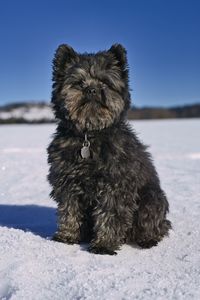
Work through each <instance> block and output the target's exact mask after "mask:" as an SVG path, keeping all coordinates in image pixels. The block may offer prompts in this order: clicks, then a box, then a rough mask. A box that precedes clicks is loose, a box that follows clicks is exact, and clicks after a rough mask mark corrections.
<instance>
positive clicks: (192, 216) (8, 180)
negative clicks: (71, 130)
mask: <svg viewBox="0 0 200 300" xmlns="http://www.w3.org/2000/svg"><path fill="white" fill-rule="evenodd" d="M132 124H133V126H134V127H135V129H136V131H137V132H138V133H139V137H140V138H141V139H142V140H143V141H145V143H146V144H149V145H151V147H150V151H151V153H152V154H153V157H154V161H155V164H156V167H157V170H158V172H159V175H160V178H161V182H162V187H163V188H164V190H165V191H166V193H167V195H168V199H169V202H170V214H169V218H170V220H171V221H172V222H173V231H171V232H170V236H169V238H165V239H164V241H163V242H161V243H160V244H159V246H158V247H155V248H152V249H149V250H141V249H139V248H138V247H137V246H133V247H132V246H128V245H124V246H123V247H122V249H121V250H120V251H118V255H117V256H114V257H113V256H108V255H105V256H100V255H95V254H90V253H88V252H87V245H65V244H60V243H56V242H53V241H51V240H50V237H51V235H52V234H53V232H54V231H55V228H56V214H55V208H56V205H55V203H54V202H53V201H52V200H51V199H49V195H48V194H49V191H50V187H49V185H48V183H47V180H46V175H47V171H48V166H47V162H46V147H47V145H48V143H49V141H50V140H51V135H52V133H53V131H54V127H55V125H54V124H52V125H2V126H0V137H1V139H0V182H1V184H0V299H2V300H3V299H4V300H6V299H12V300H23V299H26V300H31V299H33V300H35V299H37V300H40V299H41V300H47V299H55V300H57V299H58V300H61V299H67V300H72V299H73V300H74V299H96V300H98V299H101V300H104V299H109V300H110V299H116V300H120V299H121V300H122V299H144V300H146V299H153V300H154V299H165V300H166V299H181V300H182V299H187V300H188V299H200V234H199V216H200V200H199V199H200V138H199V132H200V120H199V119H193V120H163V121H156V120H155V121H135V122H132Z"/></svg>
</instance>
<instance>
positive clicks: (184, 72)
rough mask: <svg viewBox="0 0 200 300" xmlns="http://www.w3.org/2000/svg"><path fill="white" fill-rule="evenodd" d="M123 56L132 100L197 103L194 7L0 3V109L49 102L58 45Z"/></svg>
mask: <svg viewBox="0 0 200 300" xmlns="http://www.w3.org/2000/svg"><path fill="white" fill-rule="evenodd" d="M116 42H118V43H122V44H123V45H124V46H125V47H126V48H127V51H128V59H129V67H130V86H131V88H132V102H133V104H135V105H137V106H157V105H159V106H171V105H182V104H189V103H195V102H200V1H198V0H137V1H136V0H129V1H127V0H123V1H118V0H115V1H114V0H110V1H109V0H99V1H95V0H93V1H92V0H83V1H81V0H71V1H68V0H34V1H33V0H7V1H5V0H2V1H0V104H5V103H9V102H17V101H24V100H49V99H50V95H51V62H52V58H53V54H54V51H55V49H56V48H57V46H58V45H59V44H61V43H68V44H70V45H71V46H72V47H73V48H74V49H75V50H77V51H78V52H85V51H87V52H95V51H98V50H104V49H108V48H110V46H111V45H112V44H113V43H116Z"/></svg>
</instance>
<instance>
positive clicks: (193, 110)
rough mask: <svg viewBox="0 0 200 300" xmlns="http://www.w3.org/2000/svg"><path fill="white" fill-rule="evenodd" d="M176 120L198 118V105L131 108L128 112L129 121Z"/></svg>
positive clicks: (199, 106)
mask: <svg viewBox="0 0 200 300" xmlns="http://www.w3.org/2000/svg"><path fill="white" fill-rule="evenodd" d="M177 118H178V119H179V118H200V104H193V105H185V106H176V107H170V108H161V107H160V108H159V107H143V108H137V107H132V108H131V109H130V110H129V111H128V119H130V120H133V119H134V120H139V119H177Z"/></svg>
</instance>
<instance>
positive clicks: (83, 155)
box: [81, 134, 90, 159]
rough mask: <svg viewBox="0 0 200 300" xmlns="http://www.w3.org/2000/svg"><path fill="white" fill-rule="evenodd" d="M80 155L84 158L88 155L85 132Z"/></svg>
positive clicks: (88, 144)
mask: <svg viewBox="0 0 200 300" xmlns="http://www.w3.org/2000/svg"><path fill="white" fill-rule="evenodd" d="M81 157H82V158H86V159H87V158H89V157H90V142H89V141H88V139H87V134H85V141H84V142H83V147H82V148H81Z"/></svg>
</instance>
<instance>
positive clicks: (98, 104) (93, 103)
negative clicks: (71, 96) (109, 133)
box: [79, 97, 109, 109]
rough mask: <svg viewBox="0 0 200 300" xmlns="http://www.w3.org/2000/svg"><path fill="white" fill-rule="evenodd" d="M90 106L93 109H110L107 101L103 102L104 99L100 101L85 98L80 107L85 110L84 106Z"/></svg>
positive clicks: (95, 98) (96, 98)
mask: <svg viewBox="0 0 200 300" xmlns="http://www.w3.org/2000/svg"><path fill="white" fill-rule="evenodd" d="M86 105H87V106H88V105H91V106H93V108H94V107H95V108H96V109H98V108H106V109H109V108H108V106H107V104H106V103H105V101H102V99H100V98H99V97H94V98H92V99H88V98H83V99H82V100H81V103H80V106H79V107H81V108H83V107H84V106H86Z"/></svg>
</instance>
